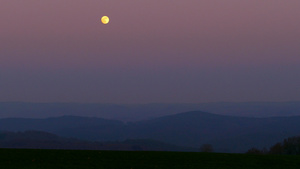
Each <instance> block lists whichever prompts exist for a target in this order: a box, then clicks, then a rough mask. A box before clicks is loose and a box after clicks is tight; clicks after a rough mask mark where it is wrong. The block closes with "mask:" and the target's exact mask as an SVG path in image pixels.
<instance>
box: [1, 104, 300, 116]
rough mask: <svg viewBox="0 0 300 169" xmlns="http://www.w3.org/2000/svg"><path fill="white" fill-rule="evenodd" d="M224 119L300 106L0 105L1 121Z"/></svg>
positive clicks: (290, 111)
mask: <svg viewBox="0 0 300 169" xmlns="http://www.w3.org/2000/svg"><path fill="white" fill-rule="evenodd" d="M199 110H200V111H205V112H212V113H215V114H222V115H233V116H246V117H271V116H295V115H300V102H242V103H239V102H237V103H235V102H217V103H174V104H168V103H152V104H100V103H26V102H0V118H8V117H25V118H48V117H53V116H62V115H75V116H85V117H87V116H88V117H99V118H105V119H116V120H122V121H139V120H146V119H153V118H157V117H161V116H166V115H172V114H177V113H182V112H188V111H199Z"/></svg>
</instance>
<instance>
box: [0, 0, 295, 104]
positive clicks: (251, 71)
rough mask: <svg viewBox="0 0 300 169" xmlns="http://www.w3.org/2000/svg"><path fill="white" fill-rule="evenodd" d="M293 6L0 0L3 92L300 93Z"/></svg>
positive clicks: (205, 0)
mask: <svg viewBox="0 0 300 169" xmlns="http://www.w3.org/2000/svg"><path fill="white" fill-rule="evenodd" d="M299 8H300V1H299V0H288V1H286V0H251V1H250V0H249V1H247V0H243V1H242V0H226V1H221V0H201V1H200V0H184V1H183V0H126V1H124V0H43V1H40V0H26V1H20V0H1V1H0V93H1V94H0V101H1V102H8V101H22V102H82V103H91V102H93V103H122V104H123V103H126V104H127V103H130V104H135V103H161V102H163V103H201V102H249V101H275V102H277V101H278V102H281V101H300V95H299V93H300V46H299V45H300V10H299ZM104 15H107V16H109V18H110V22H109V24H107V25H103V24H101V22H100V19H101V17H102V16H104Z"/></svg>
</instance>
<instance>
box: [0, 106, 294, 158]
mask: <svg viewBox="0 0 300 169" xmlns="http://www.w3.org/2000/svg"><path fill="white" fill-rule="evenodd" d="M0 130H1V131H9V132H24V131H43V132H49V133H52V134H55V135H58V136H60V137H65V138H74V139H79V140H84V141H93V142H124V141H126V140H156V141H157V142H162V143H165V144H166V145H167V144H170V145H174V146H178V147H186V148H187V149H186V150H188V148H190V150H192V151H193V150H197V149H198V150H199V149H200V147H201V145H203V144H211V145H212V146H213V148H214V151H216V152H227V153H244V152H246V151H247V150H248V149H250V148H252V147H256V148H259V149H262V148H267V147H270V146H272V145H273V144H275V143H277V142H279V141H281V140H283V139H285V138H287V137H292V136H298V135H299V133H300V116H289V117H264V118H258V117H239V116H228V115H218V114H212V113H207V112H202V111H190V112H184V113H178V114H174V115H167V116H162V117H157V118H153V119H149V120H141V121H134V122H123V121H118V120H109V119H104V118H98V117H83V116H60V117H51V118H42V119H39V118H2V119H0ZM37 136H38V134H37ZM104 149H106V148H104ZM112 149H113V148H112ZM146 149H147V148H146ZM153 150H155V148H153ZM173 150H174V151H176V150H178V148H177V149H176V148H174V149H173Z"/></svg>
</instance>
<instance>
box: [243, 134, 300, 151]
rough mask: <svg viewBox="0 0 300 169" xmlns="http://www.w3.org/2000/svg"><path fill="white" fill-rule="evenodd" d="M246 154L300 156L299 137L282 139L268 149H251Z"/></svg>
mask: <svg viewBox="0 0 300 169" xmlns="http://www.w3.org/2000/svg"><path fill="white" fill-rule="evenodd" d="M246 153H247V154H286V155H300V136H296V137H289V138H287V139H284V140H283V141H282V142H279V143H276V144H275V145H273V146H271V147H270V148H269V149H266V148H264V149H257V148H251V149H249V150H248V151H247V152H246Z"/></svg>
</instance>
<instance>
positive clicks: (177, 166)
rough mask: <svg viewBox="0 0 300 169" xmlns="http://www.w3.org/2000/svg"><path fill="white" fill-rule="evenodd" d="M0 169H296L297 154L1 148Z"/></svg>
mask: <svg viewBox="0 0 300 169" xmlns="http://www.w3.org/2000/svg"><path fill="white" fill-rule="evenodd" d="M0 168H1V169H2V168H3V169H12V168H17V169H37V168H38V169H90V168H95V169H138V168H140V169H148V168H149V169H150V168H151V169H155V168H157V169H159V168H163V169H167V168H170V169H189V168H194V169H201V168H205V169H226V168H228V169H229V168H230V169H235V168H236V169H248V168H254V169H269V168H270V169H276V168H278V169H290V168H293V169H296V168H297V169H299V168H300V156H281V155H278V156H277V155H246V154H219V153H186V152H126V151H89V150H20V149H0Z"/></svg>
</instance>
